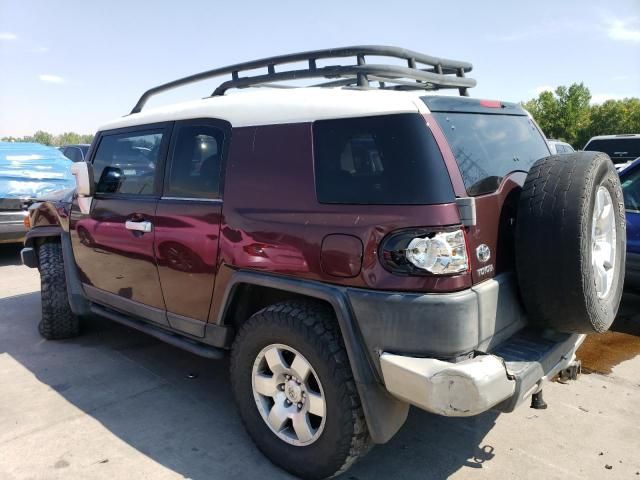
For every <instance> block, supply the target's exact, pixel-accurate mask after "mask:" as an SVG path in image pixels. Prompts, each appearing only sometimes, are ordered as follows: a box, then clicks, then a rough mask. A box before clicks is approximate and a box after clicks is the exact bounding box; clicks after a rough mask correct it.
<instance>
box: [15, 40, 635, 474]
mask: <svg viewBox="0 0 640 480" xmlns="http://www.w3.org/2000/svg"><path fill="white" fill-rule="evenodd" d="M372 55H374V56H376V57H378V58H380V57H383V56H386V57H393V58H394V62H393V63H390V64H379V63H378V64H372V63H367V61H366V57H367V56H372ZM350 58H353V59H355V61H354V62H352V63H350V62H348V59H350ZM337 59H340V60H341V61H342V60H344V61H346V62H347V63H346V64H345V62H343V63H342V64H336V62H337ZM345 59H346V60H345ZM398 59H400V60H401V61H402V62H405V63H404V64H402V65H400V64H399V63H398ZM301 64H302V65H303V66H302V67H300V65H301ZM292 65H294V66H292ZM296 66H297V68H296ZM260 69H262V71H260ZM470 70H471V65H470V64H468V63H465V62H457V61H451V60H445V59H441V58H434V57H430V56H427V55H423V54H420V53H416V52H412V51H408V50H404V49H398V48H391V47H376V46H365V47H350V48H342V49H332V50H323V51H314V52H305V53H301V54H294V55H285V56H281V57H272V58H268V59H264V60H258V61H253V62H247V63H244V64H238V65H233V66H230V67H225V68H220V69H216V70H212V71H209V72H204V73H201V74H197V75H193V76H191V77H187V78H185V79H181V80H177V81H174V82H171V83H168V84H165V85H162V86H160V87H156V88H154V89H152V90H149V91H148V92H146V93H145V94H144V95H143V96H142V98H141V99H140V101H139V102H138V104H137V105H136V107H135V108H134V109H133V111H132V113H131V114H130V115H127V116H125V117H123V118H120V119H118V120H116V121H114V122H112V123H110V124H107V125H105V126H104V127H103V128H101V129H100V131H99V132H98V134H97V135H96V137H95V139H94V142H93V144H92V147H91V149H90V155H89V159H88V162H87V163H84V162H79V163H76V164H74V165H73V167H72V171H73V173H74V174H75V175H76V181H77V189H76V191H75V192H74V193H73V195H69V196H68V198H66V199H65V198H61V199H58V200H57V201H50V202H42V203H39V204H36V205H34V206H32V208H31V210H30V221H31V225H32V228H31V230H30V231H29V233H28V235H27V239H26V242H25V243H26V245H25V248H24V250H23V252H22V256H23V261H24V263H25V264H27V265H29V266H31V267H38V268H39V270H40V274H41V278H42V321H41V323H40V326H39V328H40V332H41V334H42V335H43V336H44V337H45V338H48V339H57V338H66V337H70V336H73V335H75V334H77V333H78V332H79V330H80V319H81V318H83V317H86V316H87V315H100V316H102V317H106V318H109V319H112V320H114V321H116V322H119V323H122V324H125V325H128V326H130V327H132V328H136V329H139V330H142V331H144V332H147V333H149V334H150V335H153V336H154V337H156V338H159V339H161V340H164V341H166V342H169V343H171V344H173V345H176V346H179V347H181V348H184V349H186V350H189V351H191V352H193V353H196V354H198V355H203V356H205V357H209V358H219V357H222V356H223V355H225V354H226V353H227V352H229V353H230V355H231V382H232V386H233V390H234V394H235V398H236V402H237V405H238V410H239V413H240V415H241V417H242V419H243V421H244V423H245V425H246V428H247V430H248V431H249V433H250V435H251V437H252V438H253V439H254V441H255V443H256V445H257V446H258V448H259V449H260V450H261V451H262V452H264V453H265V455H266V456H268V457H269V458H270V459H271V460H272V461H273V462H274V463H276V464H277V465H280V466H281V467H283V468H284V469H286V470H288V471H289V472H292V473H294V474H296V475H299V476H301V477H304V478H325V477H329V476H332V475H336V474H339V473H341V472H343V471H344V470H345V469H347V468H348V467H349V466H350V465H351V464H352V463H353V462H354V461H355V460H356V459H357V458H358V457H359V456H361V455H362V454H364V453H365V452H367V451H368V449H369V447H370V446H371V444H373V443H384V442H387V441H388V440H389V439H390V438H391V437H392V436H393V435H394V434H395V433H396V432H397V431H398V429H399V428H400V427H401V426H402V424H403V423H404V421H405V419H406V417H407V412H408V409H409V405H410V404H411V405H415V406H417V407H418V408H421V409H424V410H427V411H430V412H434V413H436V414H440V415H446V416H470V415H476V414H479V413H481V412H484V411H486V410H489V409H492V408H493V409H497V410H499V411H503V412H509V411H512V410H513V409H514V408H515V407H516V406H517V405H518V404H520V403H521V402H522V401H523V400H525V399H528V398H530V397H531V398H532V399H533V402H532V406H534V407H536V408H544V407H545V406H546V404H545V403H544V401H543V399H542V396H541V390H542V385H543V382H544V381H545V380H548V379H550V378H552V377H554V376H555V375H557V374H561V375H563V376H569V377H571V376H575V374H576V371H577V370H578V364H577V362H576V360H575V352H576V349H577V348H578V346H579V345H580V343H581V342H582V340H583V339H584V334H585V333H595V332H603V331H605V330H607V329H608V328H609V326H610V324H611V322H612V321H613V318H614V316H615V314H616V311H617V308H618V304H619V301H620V296H621V292H622V282H623V272H624V268H623V267H624V261H625V231H624V228H625V226H624V225H625V224H624V206H623V201H622V193H621V190H620V184H619V180H618V176H617V174H616V171H615V169H614V167H613V164H612V163H611V161H610V160H609V158H608V157H607V156H606V155H604V154H601V153H595V152H579V153H575V154H570V155H559V156H552V155H550V152H549V149H548V146H547V143H546V141H545V139H544V136H543V135H542V133H541V132H540V130H539V128H538V127H537V125H536V124H535V123H534V121H533V120H532V118H531V117H530V115H529V114H528V113H527V112H526V111H524V110H523V109H522V107H520V106H519V105H516V104H512V103H506V102H500V101H485V100H476V99H471V98H468V97H467V91H468V89H469V88H470V87H473V85H475V82H474V80H472V79H470V78H468V77H467V76H466V73H468V72H469V71H470ZM256 71H258V73H256ZM217 76H227V78H226V79H225V80H224V81H223V82H222V83H221V84H220V85H219V86H218V87H217V88H216V90H215V91H214V92H213V94H212V95H211V97H209V98H206V99H201V100H197V101H193V102H188V103H182V104H178V105H173V106H169V107H163V108H158V109H150V110H145V111H142V109H143V106H144V104H145V102H146V101H147V99H148V98H149V97H151V96H153V95H155V94H158V93H161V92H163V91H166V90H168V89H171V88H175V87H179V86H182V85H185V84H188V83H191V82H194V81H199V80H203V79H208V78H211V77H217ZM310 78H323V79H325V80H323V83H320V84H317V85H315V86H313V87H308V86H307V87H302V88H249V89H248V91H245V92H238V93H234V94H229V95H225V92H226V91H227V90H230V89H237V88H247V87H257V86H261V87H265V86H268V85H270V84H273V83H274V82H275V84H276V85H277V86H278V87H282V86H283V82H285V83H286V82H287V81H290V80H296V81H300V80H301V79H302V80H303V81H304V80H305V79H310ZM447 88H449V89H453V90H454V92H456V91H457V92H458V93H460V95H459V96H458V95H454V96H452V95H442V94H438V91H439V90H443V89H447ZM212 408H213V407H212Z"/></svg>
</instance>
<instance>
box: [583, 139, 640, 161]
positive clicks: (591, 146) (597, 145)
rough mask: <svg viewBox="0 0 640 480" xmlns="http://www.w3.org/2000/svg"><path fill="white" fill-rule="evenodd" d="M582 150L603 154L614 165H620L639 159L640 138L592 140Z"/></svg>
mask: <svg viewBox="0 0 640 480" xmlns="http://www.w3.org/2000/svg"><path fill="white" fill-rule="evenodd" d="M584 149H585V150H590V151H593V152H604V153H606V154H607V155H609V156H610V157H611V160H613V161H614V163H621V162H624V161H627V160H634V159H636V158H638V157H640V138H638V137H633V138H610V139H601V140H593V141H591V142H589V143H588V144H587V145H586V146H585V147H584Z"/></svg>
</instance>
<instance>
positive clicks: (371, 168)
mask: <svg viewBox="0 0 640 480" xmlns="http://www.w3.org/2000/svg"><path fill="white" fill-rule="evenodd" d="M313 132H314V146H315V174H316V194H317V197H318V201H319V202H320V203H343V204H382V205H411V204H414V205H415V204H418V205H420V204H436V203H448V202H453V201H455V196H454V193H453V188H452V186H451V180H450V179H449V174H448V172H447V170H446V167H445V165H444V160H443V158H442V154H441V153H440V150H439V149H438V146H437V144H436V142H435V139H434V138H433V135H432V134H431V131H430V130H429V129H428V128H427V125H426V122H425V120H424V118H423V117H421V116H420V115H418V114H397V115H384V116H375V117H359V118H345V119H339V120H319V121H317V122H315V123H314V127H313Z"/></svg>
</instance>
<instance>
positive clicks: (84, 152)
mask: <svg viewBox="0 0 640 480" xmlns="http://www.w3.org/2000/svg"><path fill="white" fill-rule="evenodd" d="M78 148H79V149H80V150H81V151H82V158H87V153H89V145H80V146H79V147H78Z"/></svg>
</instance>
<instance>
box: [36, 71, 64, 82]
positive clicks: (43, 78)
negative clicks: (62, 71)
mask: <svg viewBox="0 0 640 480" xmlns="http://www.w3.org/2000/svg"><path fill="white" fill-rule="evenodd" d="M39 78H40V80H41V81H43V82H47V83H64V78H62V77H59V76H58V75H51V74H48V73H43V74H41V75H40V77H39Z"/></svg>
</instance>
